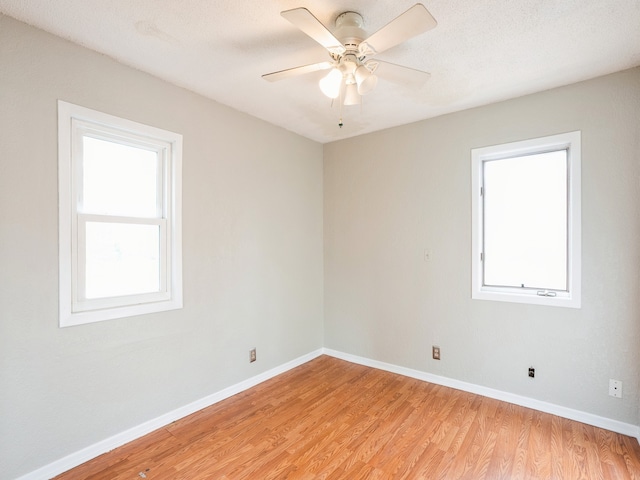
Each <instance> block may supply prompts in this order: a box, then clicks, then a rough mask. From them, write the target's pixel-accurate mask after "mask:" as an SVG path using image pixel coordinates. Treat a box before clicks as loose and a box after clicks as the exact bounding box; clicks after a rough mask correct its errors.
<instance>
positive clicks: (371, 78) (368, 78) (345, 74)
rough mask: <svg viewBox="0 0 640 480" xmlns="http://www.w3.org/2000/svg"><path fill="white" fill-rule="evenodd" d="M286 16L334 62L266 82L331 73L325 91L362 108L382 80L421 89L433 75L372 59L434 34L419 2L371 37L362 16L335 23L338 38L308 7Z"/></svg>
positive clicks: (430, 18)
mask: <svg viewBox="0 0 640 480" xmlns="http://www.w3.org/2000/svg"><path fill="white" fill-rule="evenodd" d="M281 15H282V16H283V17H284V18H285V19H287V20H288V21H289V22H291V23H292V24H293V25H295V26H296V27H298V28H299V29H300V30H302V31H303V32H304V33H306V34H307V35H308V36H309V37H311V38H312V39H314V40H315V41H316V42H318V43H319V44H320V45H322V46H323V47H324V48H326V49H327V51H328V52H329V56H330V57H331V60H330V61H326V62H321V63H314V64H311V65H304V66H300V67H295V68H290V69H287V70H281V71H278V72H273V73H267V74H265V75H262V78H264V79H265V80H268V81H270V82H275V81H278V80H282V79H285V78H289V77H292V76H296V75H302V74H306V73H311V72H316V71H319V70H329V73H328V74H327V75H326V76H324V77H323V78H322V79H321V80H320V82H319V85H320V90H321V91H322V93H324V94H325V95H326V96H327V97H329V98H332V99H337V98H338V97H340V105H358V104H360V103H361V102H362V95H366V94H368V93H370V92H371V91H373V89H374V88H375V87H376V85H377V83H378V76H381V77H383V78H385V79H386V80H389V81H391V82H394V83H399V84H404V85H409V86H415V87H419V86H421V85H422V84H424V82H425V81H426V80H427V79H428V78H429V76H430V75H429V73H427V72H423V71H421V70H416V69H413V68H409V67H403V66H401V65H396V64H393V63H388V62H383V61H381V60H377V59H376V60H374V59H372V57H374V56H375V55H377V54H379V53H381V52H384V51H385V50H388V49H389V48H391V47H394V46H396V45H398V44H400V43H402V42H404V41H406V40H408V39H410V38H412V37H414V36H416V35H419V34H421V33H424V32H426V31H427V30H431V29H432V28H434V27H435V26H436V25H437V22H436V20H435V19H434V18H433V16H432V15H431V14H430V13H429V11H428V10H427V9H426V8H425V6H424V5H422V4H420V3H418V4H416V5H414V6H413V7H411V8H410V9H409V10H407V11H406V12H404V13H403V14H401V15H400V16H398V17H396V18H395V19H394V20H392V21H391V22H389V23H388V24H387V25H385V26H384V27H382V28H381V29H380V30H378V31H377V32H375V33H374V34H372V35H370V36H368V37H367V36H366V33H365V31H364V30H363V28H362V27H363V24H364V22H363V19H362V16H361V15H360V14H359V13H356V12H344V13H341V14H340V15H338V17H337V18H336V21H335V26H336V28H335V30H334V32H333V33H332V32H331V31H329V29H327V28H326V27H325V26H324V25H323V24H322V23H321V22H320V21H319V20H318V19H317V18H316V17H315V16H314V15H313V14H312V13H311V12H310V11H309V10H307V9H306V8H294V9H292V10H286V11H284V12H281ZM340 126H342V125H340Z"/></svg>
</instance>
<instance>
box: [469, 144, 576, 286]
mask: <svg viewBox="0 0 640 480" xmlns="http://www.w3.org/2000/svg"><path fill="white" fill-rule="evenodd" d="M560 152H562V154H563V155H562V165H561V166H560V168H561V169H562V175H563V176H564V178H563V182H562V183H563V185H562V187H561V188H562V189H563V191H562V192H560V193H562V197H563V198H562V200H561V202H562V205H561V208H560V209H558V208H557V206H556V205H548V207H549V208H547V209H544V210H542V209H541V208H542V207H541V204H542V203H543V200H542V199H541V197H540V196H541V195H545V194H546V193H548V189H546V187H547V186H548V184H545V183H543V182H541V183H538V184H536V185H518V184H516V185H515V186H516V187H518V186H520V190H521V191H524V190H525V189H527V188H531V190H535V191H533V192H531V191H530V192H529V193H530V194H531V195H532V196H535V197H536V198H537V199H539V200H537V201H536V203H537V204H536V205H535V206H533V208H532V207H531V205H525V206H522V205H521V204H517V203H516V202H515V199H514V197H515V196H516V195H517V193H515V192H509V194H511V195H513V196H512V197H510V198H508V199H507V200H514V204H513V205H511V206H510V207H511V208H513V206H514V205H518V206H520V207H523V208H522V209H521V210H520V211H519V212H518V213H519V214H528V218H526V219H525V221H527V223H529V222H528V220H529V219H530V218H531V217H534V220H535V219H536V218H535V217H536V215H540V217H544V219H545V220H546V219H547V218H548V217H550V216H551V215H552V214H556V215H560V216H562V217H563V218H562V227H561V231H560V232H558V231H557V230H558V229H556V232H555V233H556V234H558V233H559V234H560V236H562V247H561V248H558V247H559V246H558V244H557V239H556V242H554V243H555V245H554V246H555V247H556V251H555V253H556V254H557V253H560V250H562V253H561V254H560V255H561V257H562V260H563V265H562V268H561V269H560V270H561V271H558V270H559V269H558V267H557V266H556V274H557V275H559V276H560V277H562V278H561V279H560V282H558V281H555V282H554V281H552V280H550V279H549V276H548V275H546V277H547V278H546V279H544V280H543V279H540V280H538V281H540V282H541V283H539V284H537V283H535V281H526V280H532V277H535V276H536V275H534V274H531V273H530V270H529V268H530V267H531V265H530V263H531V260H529V262H527V265H526V267H527V271H526V275H525V274H524V273H523V275H522V276H521V278H520V279H519V280H518V281H514V279H513V278H512V279H511V281H504V282H502V283H500V282H489V281H487V278H488V277H489V275H488V270H489V269H491V271H490V272H489V273H491V274H492V275H491V278H494V279H496V278H499V279H502V280H507V278H506V277H508V275H505V274H497V273H496V271H497V270H498V269H499V268H500V266H498V265H496V263H497V262H499V261H500V260H504V257H502V256H500V254H501V253H502V252H499V251H498V249H497V248H496V247H495V246H494V245H493V244H492V243H490V242H489V241H490V240H493V239H495V230H494V229H495V227H496V226H495V222H490V221H488V220H487V218H488V217H490V216H493V215H494V214H495V213H496V212H495V208H496V207H495V206H494V205H495V203H494V202H496V201H495V200H492V201H489V199H490V197H491V196H492V195H493V194H494V193H496V190H498V188H499V187H502V185H500V186H499V187H497V186H495V184H493V185H491V183H490V182H489V181H488V180H489V179H488V175H487V167H489V166H491V167H495V166H496V164H495V163H494V162H504V161H507V162H514V163H513V164H512V165H513V167H512V168H517V167H518V166H517V165H516V164H515V162H519V161H525V162H526V161H531V160H533V161H536V160H535V159H534V157H536V156H538V155H546V154H555V153H560ZM568 155H569V153H568V150H567V149H566V148H561V149H555V150H550V151H548V152H535V153H531V154H527V155H516V156H511V157H507V158H502V159H498V160H496V159H491V160H485V161H483V162H482V167H481V168H482V192H481V197H482V199H481V201H482V262H481V266H482V285H483V287H495V288H515V289H518V290H520V291H525V289H527V290H536V291H538V290H544V291H554V292H556V295H557V293H558V292H568V291H569V284H568V282H569V271H568V268H569V256H570V255H569V254H570V250H569V248H570V245H569V229H570V227H569V224H568V218H569V210H570V203H569V200H570V199H569V195H568V194H569V187H570V185H569V171H568V159H569V157H568ZM540 161H541V165H539V166H536V169H541V168H543V167H544V166H543V165H542V162H544V159H542V158H541V159H540ZM553 161H554V162H557V161H559V159H554V160H553ZM529 167H531V165H529ZM553 167H555V168H556V169H557V168H558V167H557V166H556V165H553ZM556 173H558V172H556ZM494 181H495V180H494ZM491 187H494V188H491ZM511 187H513V185H512V186H511ZM556 187H557V186H556ZM555 193H558V192H557V191H556V192H555ZM556 200H558V199H557V198H556ZM531 202H533V201H531ZM492 203H493V205H492ZM501 207H502V205H499V206H498V208H501ZM490 208H492V210H489V209H490ZM554 208H555V209H556V210H558V211H557V212H551V211H550V210H549V209H554ZM527 209H529V210H534V211H528V212H527ZM510 213H511V215H512V216H513V212H510ZM518 216H519V215H518ZM540 217H538V218H537V220H538V223H539V221H540ZM510 221H512V222H514V223H513V224H512V225H511V230H513V229H515V228H517V225H515V222H517V221H518V219H514V218H511V219H510ZM531 223H534V222H533V221H532V222H531ZM490 228H491V230H490ZM526 228H528V229H530V230H531V226H526ZM534 230H535V229H534ZM488 233H490V235H488ZM534 235H536V233H535V232H534V233H531V236H532V237H533V236H534ZM513 236H520V235H519V232H518V233H516V234H515V235H513ZM533 238H535V237H533ZM538 239H540V240H549V236H548V235H540V236H539V237H538ZM518 241H520V242H521V245H523V246H524V245H526V242H527V241H528V239H522V238H520V239H519V240H518ZM496 242H497V240H496ZM547 245H548V243H547ZM530 248H536V249H537V248H539V244H537V245H535V247H533V246H530ZM518 250H519V249H518V248H517V247H516V248H512V249H511V253H512V254H516V253H520V254H522V252H521V251H520V252H518ZM538 256H539V255H538ZM544 260H545V259H540V262H538V263H541V262H543V261H544ZM510 261H511V262H514V261H516V259H515V258H513V257H512V258H511V259H510ZM503 268H504V267H503ZM537 276H538V277H543V276H545V275H543V274H538V275H537ZM525 279H526V280H525ZM554 283H555V284H554ZM558 283H563V286H562V287H561V288H559V284H558Z"/></svg>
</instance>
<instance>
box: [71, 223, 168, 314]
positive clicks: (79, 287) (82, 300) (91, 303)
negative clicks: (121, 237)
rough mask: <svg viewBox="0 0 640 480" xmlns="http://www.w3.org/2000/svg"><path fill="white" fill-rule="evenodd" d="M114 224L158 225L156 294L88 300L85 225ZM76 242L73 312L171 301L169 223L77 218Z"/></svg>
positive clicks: (73, 257)
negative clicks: (157, 279) (91, 223)
mask: <svg viewBox="0 0 640 480" xmlns="http://www.w3.org/2000/svg"><path fill="white" fill-rule="evenodd" d="M90 222H93V223H115V224H130V225H156V226H158V228H159V241H160V244H159V246H158V254H159V257H158V259H159V272H158V274H159V283H160V285H159V289H158V291H156V292H145V293H138V294H131V295H117V296H110V297H101V298H87V296H86V291H85V289H86V276H85V275H86V268H85V267H86V265H87V258H86V254H87V245H86V225H87V223H90ZM76 231H77V235H76V236H75V238H76V239H77V240H76V242H74V243H75V245H73V250H74V252H75V254H74V255H73V256H72V262H73V266H72V268H73V270H74V272H75V275H73V279H72V282H73V285H72V289H73V292H74V294H73V306H72V311H73V312H85V311H90V310H97V309H103V308H111V307H117V306H125V305H137V304H140V303H146V302H154V301H163V300H168V299H169V298H170V295H171V292H170V285H171V282H170V279H171V262H170V261H169V259H168V255H169V252H170V251H171V238H170V236H169V235H168V234H167V221H166V219H150V218H149V219H147V218H130V217H116V216H109V215H88V214H78V215H77V228H76Z"/></svg>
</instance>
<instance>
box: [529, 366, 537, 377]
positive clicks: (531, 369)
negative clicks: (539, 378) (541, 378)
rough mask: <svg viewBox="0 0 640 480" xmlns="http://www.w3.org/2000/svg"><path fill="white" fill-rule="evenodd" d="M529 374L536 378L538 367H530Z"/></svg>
mask: <svg viewBox="0 0 640 480" xmlns="http://www.w3.org/2000/svg"><path fill="white" fill-rule="evenodd" d="M529 376H530V377H531V378H535V376H536V369H535V368H533V367H529Z"/></svg>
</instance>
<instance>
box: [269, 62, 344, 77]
mask: <svg viewBox="0 0 640 480" xmlns="http://www.w3.org/2000/svg"><path fill="white" fill-rule="evenodd" d="M332 66H333V63H332V62H322V63H314V64H312V65H304V66H302V67H295V68H289V69H287V70H280V71H279V72H272V73H266V74H264V75H262V78H264V79H265V80H267V81H269V82H277V81H278V80H283V79H285V78H289V77H295V76H296V75H304V74H305V73H311V72H317V71H318V70H327V69H329V68H331V67H332Z"/></svg>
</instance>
